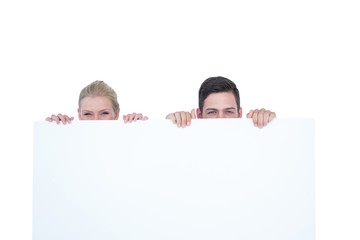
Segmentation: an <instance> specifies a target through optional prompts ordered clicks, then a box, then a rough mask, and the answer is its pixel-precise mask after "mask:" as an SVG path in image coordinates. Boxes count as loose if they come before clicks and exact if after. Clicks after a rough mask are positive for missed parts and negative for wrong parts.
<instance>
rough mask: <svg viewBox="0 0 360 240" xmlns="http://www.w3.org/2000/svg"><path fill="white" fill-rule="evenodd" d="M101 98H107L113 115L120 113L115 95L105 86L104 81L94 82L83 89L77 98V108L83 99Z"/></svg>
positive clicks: (112, 90)
mask: <svg viewBox="0 0 360 240" xmlns="http://www.w3.org/2000/svg"><path fill="white" fill-rule="evenodd" d="M96 96H102V97H107V98H109V100H110V102H111V105H112V108H113V110H114V112H115V113H119V112H120V106H119V103H118V100H117V94H116V92H115V91H114V89H112V88H111V87H110V86H109V85H107V84H106V83H105V82H104V81H100V80H96V81H94V82H92V83H90V84H89V85H87V86H86V87H84V88H83V89H82V90H81V92H80V96H79V108H80V103H81V100H82V99H83V98H85V97H96Z"/></svg>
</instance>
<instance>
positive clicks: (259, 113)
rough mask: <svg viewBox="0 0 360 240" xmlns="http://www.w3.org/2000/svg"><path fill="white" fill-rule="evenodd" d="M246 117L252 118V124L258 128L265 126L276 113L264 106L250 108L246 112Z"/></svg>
mask: <svg viewBox="0 0 360 240" xmlns="http://www.w3.org/2000/svg"><path fill="white" fill-rule="evenodd" d="M246 117H247V118H252V120H253V123H254V126H255V127H258V128H263V127H265V126H266V125H267V124H268V123H269V122H271V121H272V120H273V119H274V118H276V114H275V113H274V112H271V111H269V110H266V109H264V108H262V109H260V110H259V109H255V110H250V112H249V113H248V114H246Z"/></svg>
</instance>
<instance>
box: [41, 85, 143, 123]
mask: <svg viewBox="0 0 360 240" xmlns="http://www.w3.org/2000/svg"><path fill="white" fill-rule="evenodd" d="M119 115H120V106H119V103H118V101H117V94H116V92H115V91H114V89H112V88H111V87H110V86H109V85H107V84H106V83H105V82H104V81H99V80H97V81H94V82H92V83H91V84H89V85H88V86H86V87H85V88H83V89H82V90H81V92H80V96H79V108H78V116H79V120H118V119H119ZM147 119H148V118H147V117H146V116H143V115H142V114H141V113H132V114H127V115H124V116H123V120H124V122H125V123H127V122H132V121H136V120H147ZM45 120H46V121H48V122H53V121H55V122H56V123H57V124H60V122H62V123H63V124H66V123H71V121H72V120H74V117H69V116H67V115H63V114H60V113H59V114H58V115H55V114H53V115H51V117H47V118H46V119H45Z"/></svg>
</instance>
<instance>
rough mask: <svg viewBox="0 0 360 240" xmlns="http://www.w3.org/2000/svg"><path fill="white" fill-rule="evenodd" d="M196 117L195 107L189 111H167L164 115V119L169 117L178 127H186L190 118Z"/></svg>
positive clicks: (189, 122)
mask: <svg viewBox="0 0 360 240" xmlns="http://www.w3.org/2000/svg"><path fill="white" fill-rule="evenodd" d="M193 118H196V114H195V109H192V110H191V112H184V111H179V112H174V113H169V114H168V115H167V116H166V119H170V120H171V121H172V122H173V123H174V124H176V125H177V126H178V127H183V128H184V127H186V126H190V124H191V119H193Z"/></svg>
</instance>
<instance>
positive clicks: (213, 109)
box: [205, 108, 218, 111]
mask: <svg viewBox="0 0 360 240" xmlns="http://www.w3.org/2000/svg"><path fill="white" fill-rule="evenodd" d="M205 111H218V110H217V109H216V108H207V109H205Z"/></svg>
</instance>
